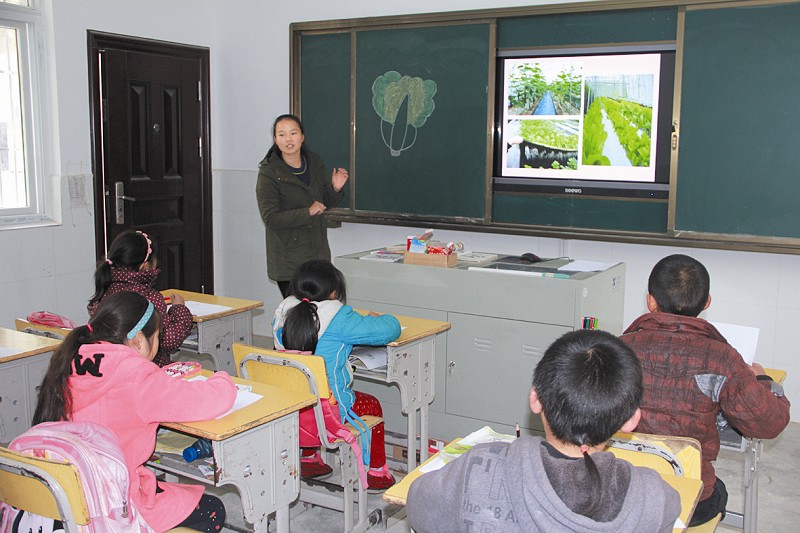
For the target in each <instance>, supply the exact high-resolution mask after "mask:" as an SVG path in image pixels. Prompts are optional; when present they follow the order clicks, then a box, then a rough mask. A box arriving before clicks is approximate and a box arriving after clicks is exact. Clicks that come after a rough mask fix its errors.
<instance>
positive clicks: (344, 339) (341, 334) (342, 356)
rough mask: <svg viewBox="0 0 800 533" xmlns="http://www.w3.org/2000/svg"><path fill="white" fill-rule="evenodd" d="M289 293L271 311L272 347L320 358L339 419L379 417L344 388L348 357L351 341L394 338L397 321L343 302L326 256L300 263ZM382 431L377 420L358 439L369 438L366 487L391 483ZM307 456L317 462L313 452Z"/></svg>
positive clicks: (378, 342) (366, 400)
mask: <svg viewBox="0 0 800 533" xmlns="http://www.w3.org/2000/svg"><path fill="white" fill-rule="evenodd" d="M290 294H291V296H289V297H288V298H286V299H285V300H284V301H283V302H281V304H280V305H279V306H278V309H277V310H276V311H275V318H274V319H273V322H272V329H273V338H274V342H275V348H276V349H279V350H282V349H289V350H300V351H309V352H312V353H314V354H316V355H319V356H320V357H322V358H323V359H324V360H325V370H326V373H327V376H328V383H329V385H330V388H331V391H332V392H333V395H334V398H336V401H337V403H338V405H339V413H340V415H341V419H342V422H343V423H344V422H350V423H351V424H353V426H355V427H360V426H363V425H364V424H363V422H361V419H360V418H359V415H374V416H383V411H382V410H381V406H380V403H379V402H378V400H377V399H376V398H375V397H373V396H371V395H369V394H364V393H362V392H357V391H354V390H353V389H352V388H350V384H351V382H352V380H353V375H352V371H351V367H350V364H349V363H348V358H349V356H350V352H351V351H352V349H353V345H354V344H364V345H371V346H382V345H385V344H387V343H390V342H392V341H393V340H395V339H397V337H399V336H400V322H399V321H398V320H397V319H396V318H395V317H393V316H392V315H375V314H372V313H371V314H369V315H367V316H364V315H361V314H359V313H357V312H355V311H354V310H353V308H352V307H350V306H349V305H345V304H344V302H345V300H346V286H345V280H344V275H343V274H342V273H341V272H340V271H339V270H338V269H337V268H336V267H334V266H333V265H332V264H331V263H330V261H325V260H321V259H315V260H312V261H307V262H305V263H303V264H302V265H300V267H299V268H298V269H297V271H296V272H295V274H294V276H293V277H292V281H291V284H290ZM383 433H384V428H383V423H381V424H379V425H377V426H375V427H374V428H373V430H372V435H371V439H370V438H369V437H370V436H369V435H364V437H365V438H364V439H363V442H365V443H369V442H370V440H371V444H365V446H364V448H365V449H364V462H365V464H369V466H370V469H369V471H368V472H367V484H368V487H369V488H370V489H375V490H382V489H386V488H389V487H390V486H392V485H393V484H394V477H392V475H391V474H390V473H389V469H388V467H387V465H386V450H385V448H384V435H383ZM313 460H314V461H317V459H316V457H315V458H314V459H313ZM319 461H321V459H320V460H319ZM306 462H308V461H306ZM317 462H318V461H317ZM326 466H327V465H326ZM329 469H330V467H327V468H326V469H325V470H327V471H330V470H329Z"/></svg>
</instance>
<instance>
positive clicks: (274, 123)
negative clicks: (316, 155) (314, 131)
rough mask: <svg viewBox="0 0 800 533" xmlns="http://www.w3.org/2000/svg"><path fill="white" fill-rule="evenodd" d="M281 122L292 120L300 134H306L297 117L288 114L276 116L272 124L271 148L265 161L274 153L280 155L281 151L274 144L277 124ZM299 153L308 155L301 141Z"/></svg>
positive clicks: (304, 144)
mask: <svg viewBox="0 0 800 533" xmlns="http://www.w3.org/2000/svg"><path fill="white" fill-rule="evenodd" d="M281 120H293V121H294V122H296V123H297V127H298V128H300V133H302V134H303V135H305V134H306V130H305V129H304V128H303V123H302V122H301V121H300V118H299V117H298V116H297V115H292V114H290V113H286V114H283V115H280V116H278V118H276V119H275V120H274V121H273V122H272V146H271V147H270V149H269V150H268V151H267V155H266V157H265V159H267V158H269V156H271V155H272V154H273V153H275V152H277V153H278V154H280V153H281V149H280V148H278V145H277V144H276V143H275V130H276V129H277V127H278V122H280V121H281ZM300 153H301V154H302V155H306V154H307V153H308V150H306V143H305V141H303V144H302V146H300Z"/></svg>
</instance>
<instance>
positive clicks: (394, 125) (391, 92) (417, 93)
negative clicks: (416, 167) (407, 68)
mask: <svg viewBox="0 0 800 533" xmlns="http://www.w3.org/2000/svg"><path fill="white" fill-rule="evenodd" d="M435 94H436V82H435V81H433V80H423V79H422V78H413V77H411V76H401V75H400V73H399V72H396V71H394V70H390V71H389V72H387V73H386V74H384V75H383V76H378V77H377V78H375V82H374V83H373V84H372V107H373V109H375V112H376V113H377V114H378V116H379V117H381V138H383V144H385V145H386V147H387V148H389V153H390V154H392V156H394V157H398V156H399V155H400V153H401V152H404V151H405V150H408V149H409V148H411V147H412V146H414V143H415V142H416V140H417V130H418V129H419V128H421V127H422V125H423V124H425V121H426V120H427V119H428V117H429V116H431V113H433V109H434V107H436V105H435V104H434V102H433V95H435ZM403 111H405V113H403ZM409 128H411V129H412V130H413V131H411V132H409ZM409 136H413V138H411V139H409Z"/></svg>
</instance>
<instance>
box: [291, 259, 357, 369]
mask: <svg viewBox="0 0 800 533" xmlns="http://www.w3.org/2000/svg"><path fill="white" fill-rule="evenodd" d="M289 294H291V295H292V296H294V297H295V298H297V299H298V300H300V303H298V304H297V305H296V306H294V307H292V308H291V309H289V311H288V312H287V313H286V321H285V323H284V325H283V337H282V340H283V347H284V348H286V349H287V350H299V351H301V352H312V353H313V352H314V350H315V349H316V347H317V341H318V340H319V338H318V336H319V315H318V314H317V306H316V304H315V303H314V302H322V301H325V300H330V299H331V295H333V298H336V299H337V300H339V301H340V302H342V303H344V302H346V301H347V286H346V283H345V281H344V274H342V273H341V271H339V269H338V268H336V267H335V266H333V264H331V262H330V261H326V260H325V259H312V260H311V261H306V262H305V263H303V264H302V265H300V266H299V267H297V270H295V272H294V275H293V276H292V281H291V282H290V283H289Z"/></svg>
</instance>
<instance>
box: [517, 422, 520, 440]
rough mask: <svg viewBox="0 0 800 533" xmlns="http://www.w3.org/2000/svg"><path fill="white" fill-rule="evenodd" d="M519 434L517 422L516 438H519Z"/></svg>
mask: <svg viewBox="0 0 800 533" xmlns="http://www.w3.org/2000/svg"><path fill="white" fill-rule="evenodd" d="M519 435H520V433H519V424H517V438H519Z"/></svg>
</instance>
